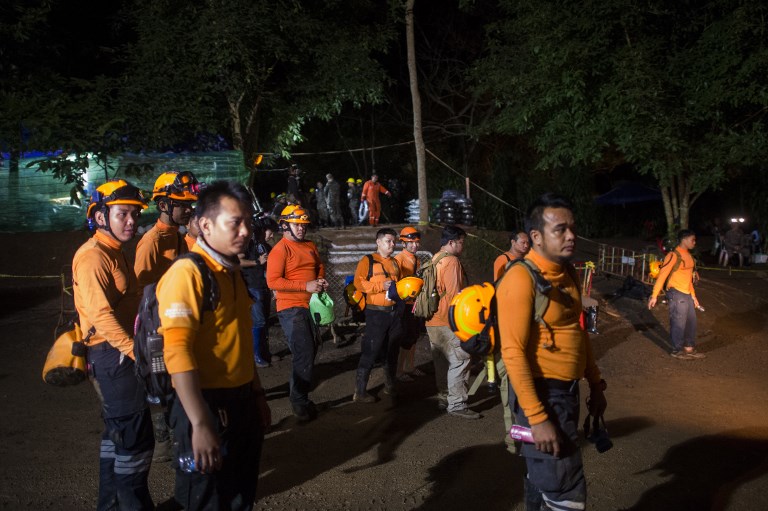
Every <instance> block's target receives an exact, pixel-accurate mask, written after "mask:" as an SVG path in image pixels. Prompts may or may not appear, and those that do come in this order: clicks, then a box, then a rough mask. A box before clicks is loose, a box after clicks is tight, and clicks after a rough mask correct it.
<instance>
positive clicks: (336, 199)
mask: <svg viewBox="0 0 768 511" xmlns="http://www.w3.org/2000/svg"><path fill="white" fill-rule="evenodd" d="M325 179H326V180H327V183H326V185H325V203H326V205H327V206H328V216H329V217H330V220H331V225H332V226H333V227H336V228H339V227H342V228H343V227H344V215H343V214H342V213H341V187H340V186H339V182H338V181H336V180H335V179H334V178H333V174H326V175H325Z"/></svg>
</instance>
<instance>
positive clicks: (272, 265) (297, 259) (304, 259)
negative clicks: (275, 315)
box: [267, 236, 325, 312]
mask: <svg viewBox="0 0 768 511" xmlns="http://www.w3.org/2000/svg"><path fill="white" fill-rule="evenodd" d="M324 277H325V266H323V261H322V260H321V259H320V253H319V252H318V251H317V247H316V246H315V244H314V243H312V242H311V241H291V240H289V239H288V238H286V237H285V236H284V237H283V238H282V239H281V240H280V241H278V242H277V244H276V245H275V246H274V247H273V248H272V250H271V251H270V253H269V262H268V263H267V286H269V289H271V290H273V291H275V303H276V308H277V311H278V312H280V311H281V310H285V309H289V308H291V307H304V308H305V309H308V308H309V299H310V298H311V297H312V293H308V292H307V282H310V281H312V280H315V279H320V278H324Z"/></svg>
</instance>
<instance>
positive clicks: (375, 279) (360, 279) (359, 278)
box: [355, 253, 400, 307]
mask: <svg viewBox="0 0 768 511" xmlns="http://www.w3.org/2000/svg"><path fill="white" fill-rule="evenodd" d="M368 268H369V260H368V257H367V256H366V257H363V258H362V259H360V261H358V263H357V268H355V289H357V290H358V291H360V292H362V293H365V303H366V305H379V306H382V307H386V306H389V305H394V304H395V302H393V301H392V300H390V299H389V298H387V292H386V291H385V290H384V282H386V281H388V280H394V281H395V282H397V281H398V280H400V268H399V267H398V266H397V262H396V261H395V258H394V257H387V258H386V259H384V258H383V257H381V256H380V255H379V254H378V253H375V254H373V274H372V275H371V278H370V280H369V279H368Z"/></svg>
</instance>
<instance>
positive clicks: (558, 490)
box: [509, 378, 587, 509]
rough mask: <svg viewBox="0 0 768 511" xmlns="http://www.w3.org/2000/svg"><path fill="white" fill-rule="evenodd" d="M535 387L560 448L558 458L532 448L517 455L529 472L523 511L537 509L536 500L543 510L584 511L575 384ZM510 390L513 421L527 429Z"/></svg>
mask: <svg viewBox="0 0 768 511" xmlns="http://www.w3.org/2000/svg"><path fill="white" fill-rule="evenodd" d="M534 383H535V386H536V394H537V395H538V396H539V399H540V400H541V402H542V403H543V404H544V409H545V410H546V412H547V415H548V416H549V420H550V421H552V422H553V423H554V425H555V427H556V428H557V429H558V430H559V432H560V437H561V440H562V442H563V444H562V445H561V446H560V457H559V458H555V457H554V456H552V455H551V454H548V453H543V452H539V451H537V450H536V447H535V446H534V445H533V444H525V443H524V444H523V445H522V448H521V449H520V455H521V456H523V457H524V458H525V464H526V467H527V469H528V475H527V478H526V481H525V488H526V506H527V507H526V509H529V508H530V509H538V508H537V507H536V506H537V504H535V502H536V499H537V498H538V499H539V500H543V502H544V504H545V505H547V506H548V507H545V508H544V509H585V507H586V501H587V483H586V480H585V479H584V467H583V463H582V460H581V451H580V450H579V446H578V427H579V385H578V381H574V382H563V381H560V380H547V379H544V378H537V379H535V380H534ZM509 390H510V400H509V402H510V407H511V409H512V413H514V415H515V421H516V422H517V424H520V425H521V426H525V427H527V428H529V427H530V423H529V422H528V418H527V417H526V416H525V413H523V410H522V408H521V407H520V404H519V402H518V400H517V396H516V395H514V394H513V389H512V386H511V385H510V389H509ZM513 398H514V399H513ZM532 502H533V505H531V503H532Z"/></svg>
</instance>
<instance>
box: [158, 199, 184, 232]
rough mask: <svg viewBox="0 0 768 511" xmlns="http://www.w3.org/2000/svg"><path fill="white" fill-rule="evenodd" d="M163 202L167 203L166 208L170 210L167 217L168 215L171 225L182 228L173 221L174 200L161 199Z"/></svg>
mask: <svg viewBox="0 0 768 511" xmlns="http://www.w3.org/2000/svg"><path fill="white" fill-rule="evenodd" d="M161 200H162V202H164V203H165V205H166V207H167V208H168V211H166V212H165V214H166V215H168V222H169V224H170V225H174V226H176V227H181V225H182V224H179V223H176V221H175V220H174V219H173V208H174V205H173V200H171V199H169V198H168V197H164V198H163V199H161Z"/></svg>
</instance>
